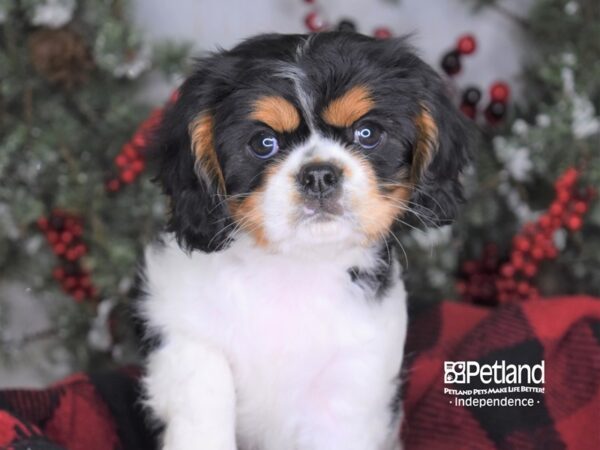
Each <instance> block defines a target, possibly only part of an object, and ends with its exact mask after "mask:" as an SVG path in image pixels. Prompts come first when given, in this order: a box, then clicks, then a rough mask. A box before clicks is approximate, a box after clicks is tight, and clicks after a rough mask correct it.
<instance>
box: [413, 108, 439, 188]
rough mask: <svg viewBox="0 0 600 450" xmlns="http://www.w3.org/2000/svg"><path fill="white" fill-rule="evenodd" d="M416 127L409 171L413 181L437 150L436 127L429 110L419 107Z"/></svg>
mask: <svg viewBox="0 0 600 450" xmlns="http://www.w3.org/2000/svg"><path fill="white" fill-rule="evenodd" d="M416 125H417V130H418V132H419V136H418V138H417V145H416V149H415V154H414V156H413V165H412V170H411V179H412V180H413V181H417V180H418V179H419V177H420V176H421V174H422V173H423V171H424V170H425V169H426V168H427V166H428V165H429V164H430V163H431V160H432V159H433V157H434V155H435V152H436V151H437V148H438V127H437V124H436V123H435V119H434V118H433V117H432V115H431V113H430V112H429V109H428V108H427V107H426V106H424V105H421V113H420V114H419V115H418V116H417V118H416Z"/></svg>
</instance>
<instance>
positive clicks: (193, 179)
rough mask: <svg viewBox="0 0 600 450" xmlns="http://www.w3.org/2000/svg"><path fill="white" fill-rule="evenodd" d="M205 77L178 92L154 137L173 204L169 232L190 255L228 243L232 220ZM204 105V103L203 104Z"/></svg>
mask: <svg viewBox="0 0 600 450" xmlns="http://www.w3.org/2000/svg"><path fill="white" fill-rule="evenodd" d="M206 91H207V88H205V87H204V83H203V80H202V79H201V74H197V75H195V77H191V78H189V79H188V80H187V81H186V82H185V83H184V84H183V86H182V87H181V88H180V95H179V99H178V100H177V101H176V102H175V103H174V104H173V105H171V106H170V107H169V108H168V109H167V110H166V112H165V114H164V117H163V120H162V123H161V125H160V128H159V129H158V130H157V133H156V142H155V149H154V153H155V155H154V157H155V160H156V163H157V164H158V174H157V176H156V180H157V181H159V182H160V184H162V187H163V189H164V191H165V193H166V194H167V195H168V196H169V199H170V203H171V215H170V218H169V223H168V230H169V231H171V232H173V233H174V234H175V236H176V238H177V241H178V243H179V245H180V246H182V247H183V248H185V249H186V250H189V251H191V250H201V251H204V252H213V251H218V250H221V249H223V248H224V247H226V245H227V244H228V242H229V235H228V233H227V231H228V229H229V228H230V227H229V224H230V223H231V217H230V214H229V211H228V208H227V205H226V203H225V202H224V195H225V181H224V178H223V173H222V171H221V167H220V164H219V161H218V157H217V154H216V151H215V146H214V137H213V133H214V130H213V119H212V115H211V111H210V108H208V107H206V108H203V109H201V110H200V112H198V109H199V106H198V105H205V104H206V102H205V101H204V100H203V99H204V98H206V97H208V93H207V92H206ZM203 102H204V103H203Z"/></svg>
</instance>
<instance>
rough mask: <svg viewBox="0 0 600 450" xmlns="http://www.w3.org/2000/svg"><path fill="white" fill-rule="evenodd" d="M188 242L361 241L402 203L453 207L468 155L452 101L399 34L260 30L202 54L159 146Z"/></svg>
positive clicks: (378, 232)
mask: <svg viewBox="0 0 600 450" xmlns="http://www.w3.org/2000/svg"><path fill="white" fill-rule="evenodd" d="M158 152H159V161H160V173H159V178H160V180H161V181H162V183H163V185H164V187H165V190H166V192H167V194H168V195H170V197H171V200H172V207H173V211H172V216H171V222H170V226H171V229H172V230H173V231H174V232H175V233H176V234H177V236H178V238H179V240H180V242H181V243H182V244H184V245H185V246H186V247H188V248H196V249H201V250H204V251H212V250H218V249H220V248H223V247H224V246H225V245H226V244H227V243H228V242H230V240H231V239H232V238H235V236H236V235H237V234H239V233H246V234H249V235H250V236H252V238H253V239H254V240H255V241H256V243H257V244H258V245H261V246H265V247H271V248H274V249H286V248H293V247H296V246H301V247H307V246H308V247H310V246H314V245H325V244H327V243H343V244H348V245H362V246H368V245H371V244H372V243H373V242H375V241H377V240H380V239H385V238H386V237H387V236H388V234H389V233H390V232H391V230H392V229H393V226H394V224H395V223H396V222H397V220H398V219H399V218H400V217H401V216H402V215H404V214H405V213H406V212H407V211H412V212H414V213H416V214H417V215H419V216H420V217H421V218H422V219H423V218H424V219H425V220H426V221H429V222H437V223H439V222H444V221H447V220H449V219H451V218H452V214H453V213H454V209H455V205H456V202H457V201H458V200H459V199H460V187H459V183H458V179H457V178H458V175H459V173H460V170H461V168H462V167H463V165H464V164H465V162H466V159H467V150H466V136H465V132H464V125H463V121H462V118H461V117H460V115H459V113H458V112H456V110H455V109H454V108H453V107H452V106H451V104H450V102H449V100H448V99H447V98H446V97H445V95H444V93H443V86H442V84H441V81H440V80H439V78H438V77H437V75H436V74H435V73H434V72H433V71H432V70H431V69H430V68H429V67H428V66H426V65H425V64H424V63H423V62H422V61H421V60H420V59H418V58H417V57H416V56H414V55H413V54H412V53H410V52H409V51H408V50H407V48H406V46H405V45H404V44H403V43H402V42H401V41H395V40H389V41H377V40H373V39H371V38H367V37H365V36H361V35H358V34H348V33H321V34H317V35H312V36H304V35H293V36H285V35H268V36H260V37H258V38H254V39H252V40H249V41H246V42H245V43H243V44H241V45H239V46H238V47H236V48H234V49H233V50H231V51H228V52H223V53H220V54H216V55H213V56H211V57H209V58H206V59H205V60H202V61H200V64H199V67H198V69H197V70H196V72H195V73H194V74H193V75H192V76H191V77H190V78H188V80H187V81H186V82H185V83H184V84H183V86H182V87H181V89H180V95H179V99H178V100H177V102H176V103H175V104H174V105H173V106H172V107H171V108H170V110H169V111H167V113H166V116H165V119H164V121H163V125H162V130H161V135H160V146H159V148H158Z"/></svg>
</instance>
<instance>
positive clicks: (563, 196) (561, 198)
mask: <svg viewBox="0 0 600 450" xmlns="http://www.w3.org/2000/svg"><path fill="white" fill-rule="evenodd" d="M556 199H557V200H558V202H559V203H562V204H563V205H564V204H566V203H568V202H569V200H571V193H570V192H569V191H566V190H564V189H561V190H559V191H558V193H557V194H556Z"/></svg>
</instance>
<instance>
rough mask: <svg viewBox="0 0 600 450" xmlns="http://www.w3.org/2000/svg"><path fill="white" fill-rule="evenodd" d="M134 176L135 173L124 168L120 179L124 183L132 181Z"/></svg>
mask: <svg viewBox="0 0 600 450" xmlns="http://www.w3.org/2000/svg"><path fill="white" fill-rule="evenodd" d="M135 178H136V175H135V172H134V171H133V170H125V171H124V172H122V173H121V180H122V181H123V183H125V184H130V183H133V181H134V180H135Z"/></svg>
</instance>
